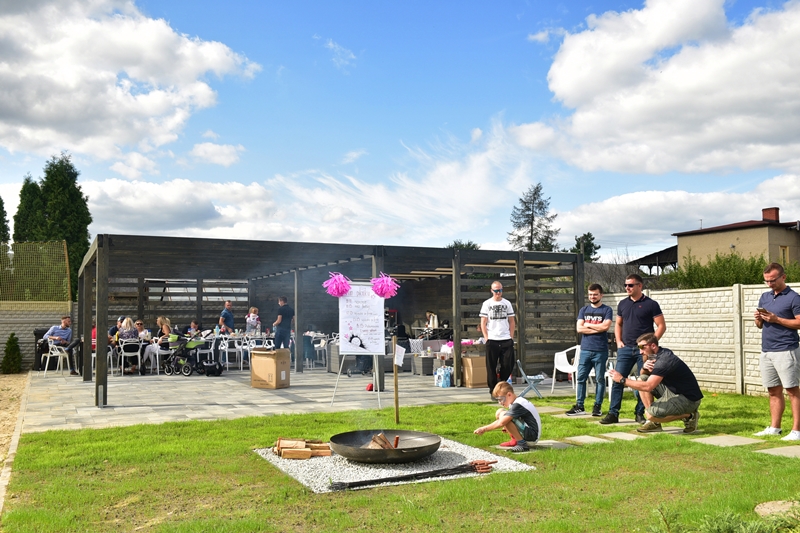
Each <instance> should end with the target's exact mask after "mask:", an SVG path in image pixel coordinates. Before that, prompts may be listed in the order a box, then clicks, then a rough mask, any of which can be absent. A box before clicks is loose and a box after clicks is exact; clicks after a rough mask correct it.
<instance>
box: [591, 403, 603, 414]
mask: <svg viewBox="0 0 800 533" xmlns="http://www.w3.org/2000/svg"><path fill="white" fill-rule="evenodd" d="M592 416H603V412H602V411H601V410H600V406H599V405H595V406H594V407H593V408H592Z"/></svg>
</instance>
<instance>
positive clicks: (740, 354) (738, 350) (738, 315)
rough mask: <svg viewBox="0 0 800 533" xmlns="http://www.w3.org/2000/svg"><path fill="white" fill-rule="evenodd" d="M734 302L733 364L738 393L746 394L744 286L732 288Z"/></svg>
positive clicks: (738, 285)
mask: <svg viewBox="0 0 800 533" xmlns="http://www.w3.org/2000/svg"><path fill="white" fill-rule="evenodd" d="M731 291H732V294H731V300H732V301H733V362H734V368H735V373H736V393H737V394H744V370H745V366H744V339H743V338H742V320H743V317H742V285H741V283H737V284H735V285H734V286H733V287H731Z"/></svg>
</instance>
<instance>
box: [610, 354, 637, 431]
mask: <svg viewBox="0 0 800 533" xmlns="http://www.w3.org/2000/svg"><path fill="white" fill-rule="evenodd" d="M633 365H636V366H637V368H638V369H639V372H641V371H642V366H643V365H644V362H643V361H642V355H641V353H639V349H638V348H632V347H630V346H623V347H622V348H620V349H619V350H617V367H616V369H615V370H616V371H617V372H619V373H620V374H622V375H623V376H625V377H628V374H630V373H631V370H633ZM624 391H625V387H623V386H622V385H620V384H619V383H614V385H613V386H612V387H611V405H609V406H608V413H609V414H611V415H617V416H619V408H620V407H621V406H622V393H623V392H624ZM633 394H634V396H636V407H635V408H634V410H633V412H634V414H637V415H644V404H643V403H642V400H641V399H640V398H639V393H638V392H637V391H633Z"/></svg>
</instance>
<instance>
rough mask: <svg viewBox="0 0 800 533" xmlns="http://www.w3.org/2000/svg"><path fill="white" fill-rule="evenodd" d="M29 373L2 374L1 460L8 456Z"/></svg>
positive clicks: (0, 391)
mask: <svg viewBox="0 0 800 533" xmlns="http://www.w3.org/2000/svg"><path fill="white" fill-rule="evenodd" d="M27 379H28V374H27V373H25V374H0V405H2V406H3V409H2V410H0V461H5V459H6V457H7V456H8V447H9V446H10V445H11V437H12V436H13V435H14V429H15V428H16V426H17V415H18V414H19V406H20V403H21V402H22V395H23V394H24V392H25V381H26V380H27Z"/></svg>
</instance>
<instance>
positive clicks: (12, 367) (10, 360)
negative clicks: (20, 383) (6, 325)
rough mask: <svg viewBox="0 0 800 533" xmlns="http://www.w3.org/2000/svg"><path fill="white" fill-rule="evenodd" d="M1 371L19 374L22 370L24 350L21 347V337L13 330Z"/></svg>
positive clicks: (7, 342) (7, 343) (0, 367)
mask: <svg viewBox="0 0 800 533" xmlns="http://www.w3.org/2000/svg"><path fill="white" fill-rule="evenodd" d="M0 372H2V373H3V374H19V373H20V372H22V352H21V351H20V349H19V339H18V338H17V336H16V335H15V334H14V332H13V331H12V332H11V335H9V336H8V340H7V341H6V349H5V355H3V361H2V362H0Z"/></svg>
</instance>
